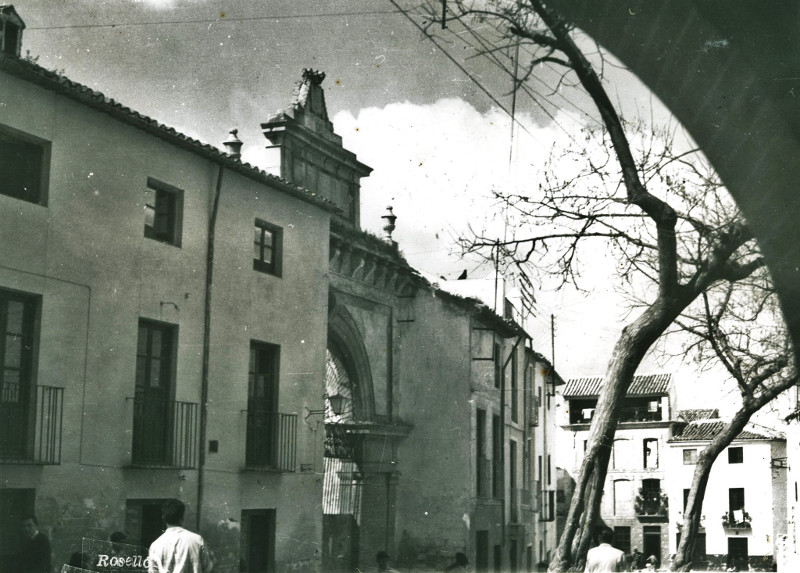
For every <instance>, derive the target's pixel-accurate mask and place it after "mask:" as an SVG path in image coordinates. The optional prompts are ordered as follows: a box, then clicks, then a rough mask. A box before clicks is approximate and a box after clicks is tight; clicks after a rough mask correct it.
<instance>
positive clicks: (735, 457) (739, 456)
mask: <svg viewBox="0 0 800 573" xmlns="http://www.w3.org/2000/svg"><path fill="white" fill-rule="evenodd" d="M728 463H729V464H741V463H744V449H743V448H742V447H738V448H728Z"/></svg>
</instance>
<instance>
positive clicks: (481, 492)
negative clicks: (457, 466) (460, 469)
mask: <svg viewBox="0 0 800 573" xmlns="http://www.w3.org/2000/svg"><path fill="white" fill-rule="evenodd" d="M475 458H476V466H475V477H476V484H475V493H476V494H477V495H478V497H486V496H488V492H489V487H488V486H489V481H490V480H489V471H488V470H489V461H488V460H487V459H486V410H484V409H482V408H477V409H476V410H475Z"/></svg>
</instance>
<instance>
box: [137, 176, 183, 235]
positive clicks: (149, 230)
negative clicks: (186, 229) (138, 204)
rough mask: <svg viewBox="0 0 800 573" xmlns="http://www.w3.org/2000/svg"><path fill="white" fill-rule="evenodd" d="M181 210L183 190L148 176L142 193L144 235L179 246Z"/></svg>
mask: <svg viewBox="0 0 800 573" xmlns="http://www.w3.org/2000/svg"><path fill="white" fill-rule="evenodd" d="M182 212H183V190H182V189H178V188H177V187H173V186H172V185H169V184H167V183H163V182H161V181H159V180H157V179H153V178H152V177H148V178H147V188H146V189H145V193H144V236H145V237H147V238H148V239H155V240H156V241H161V242H163V243H169V244H170V245H175V246H176V247H180V246H181V223H182Z"/></svg>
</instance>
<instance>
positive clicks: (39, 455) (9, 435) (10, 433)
mask: <svg viewBox="0 0 800 573" xmlns="http://www.w3.org/2000/svg"><path fill="white" fill-rule="evenodd" d="M63 408H64V389H63V388H56V387H53V386H31V387H28V388H24V387H22V386H21V385H20V384H11V383H8V382H4V383H3V384H2V387H1V388H0V460H2V461H4V462H18V463H35V464H59V463H61V433H62V424H63Z"/></svg>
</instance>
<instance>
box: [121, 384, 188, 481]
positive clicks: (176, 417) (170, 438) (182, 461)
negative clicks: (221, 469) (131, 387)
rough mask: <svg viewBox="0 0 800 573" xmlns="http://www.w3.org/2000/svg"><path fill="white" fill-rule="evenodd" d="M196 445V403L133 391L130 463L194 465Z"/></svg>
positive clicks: (173, 465) (184, 466)
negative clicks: (134, 394)
mask: <svg viewBox="0 0 800 573" xmlns="http://www.w3.org/2000/svg"><path fill="white" fill-rule="evenodd" d="M197 446H198V407H197V404H195V403H192V402H179V401H176V400H164V399H163V398H160V397H158V396H154V395H152V394H148V393H147V392H140V391H137V392H136V396H135V397H134V399H133V450H132V455H131V461H132V463H133V465H141V466H162V467H178V468H193V467H196V465H197Z"/></svg>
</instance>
